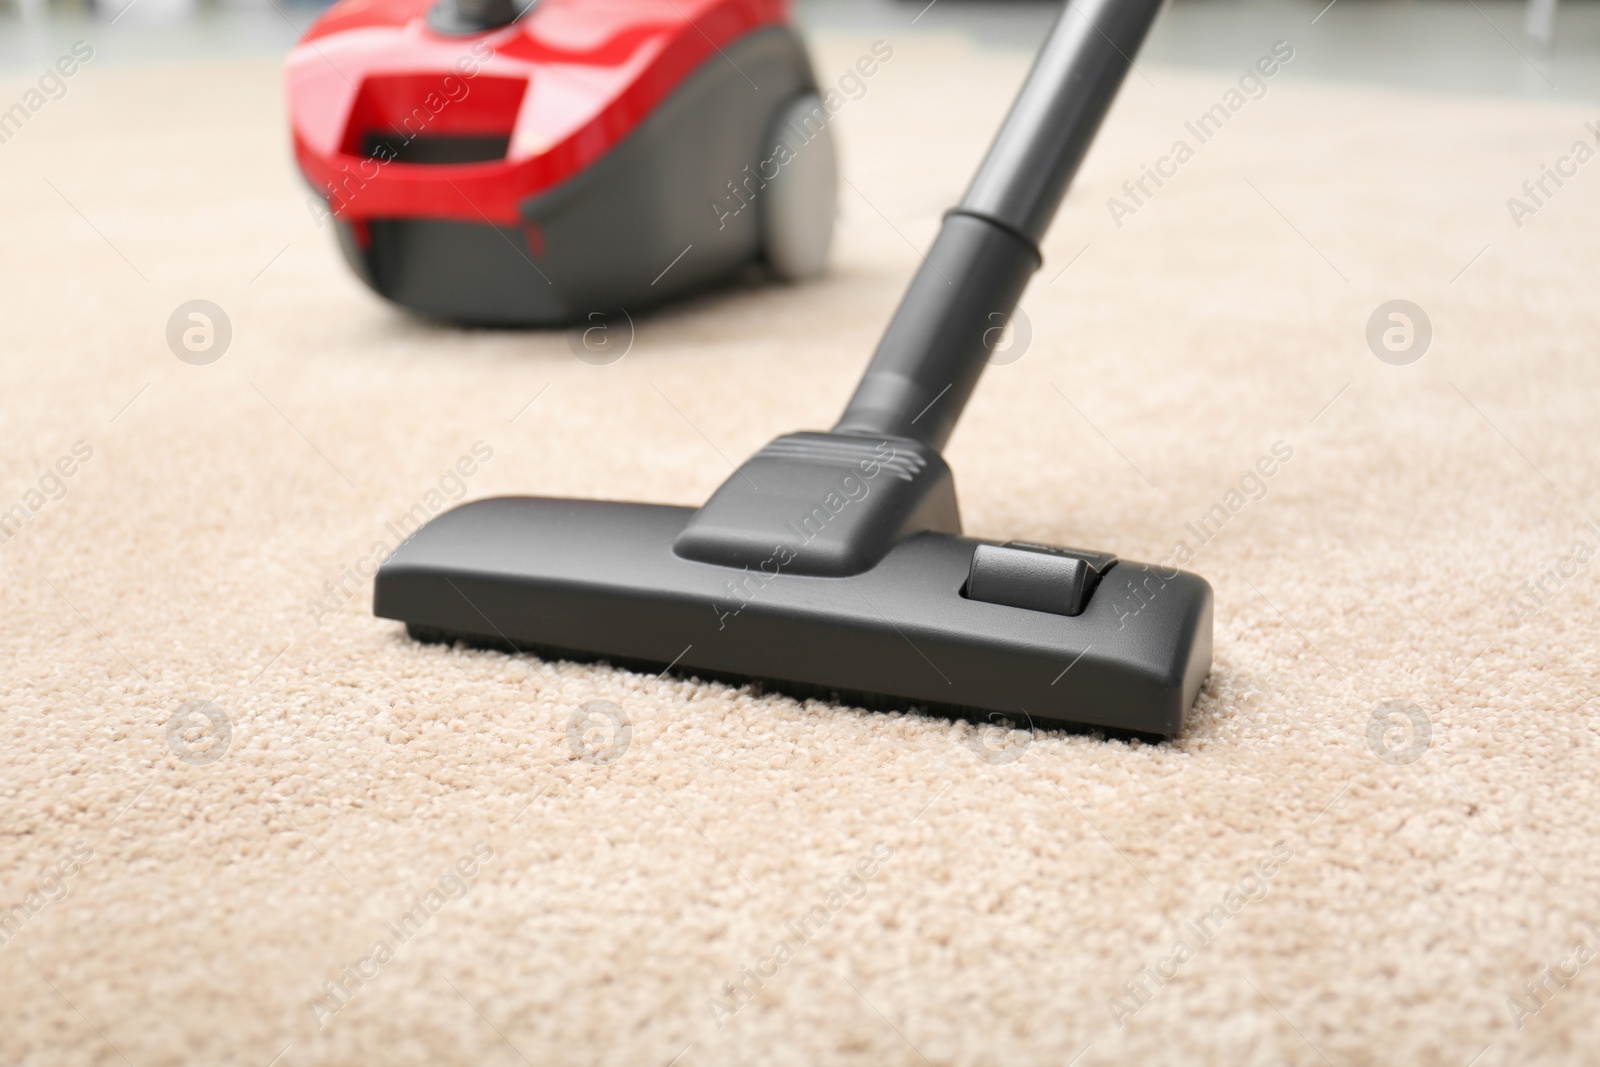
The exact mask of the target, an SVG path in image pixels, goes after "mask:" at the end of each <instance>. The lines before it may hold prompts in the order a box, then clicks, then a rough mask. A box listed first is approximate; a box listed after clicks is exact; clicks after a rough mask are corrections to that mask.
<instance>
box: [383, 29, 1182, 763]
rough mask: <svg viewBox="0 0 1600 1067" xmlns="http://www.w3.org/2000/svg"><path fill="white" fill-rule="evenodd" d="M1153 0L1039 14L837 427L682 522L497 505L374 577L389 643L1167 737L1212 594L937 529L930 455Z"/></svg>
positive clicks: (430, 538) (460, 521)
mask: <svg viewBox="0 0 1600 1067" xmlns="http://www.w3.org/2000/svg"><path fill="white" fill-rule="evenodd" d="M1159 7H1160V2H1159V0H1088V2H1086V3H1082V4H1080V5H1079V7H1078V11H1077V13H1076V14H1071V15H1069V14H1067V13H1064V14H1063V17H1062V18H1061V19H1060V20H1059V21H1058V22H1057V25H1056V28H1055V30H1054V31H1053V32H1052V34H1051V36H1050V38H1049V40H1048V41H1047V42H1046V44H1045V46H1044V49H1043V50H1042V51H1041V53H1040V56H1039V59H1038V61H1037V62H1036V63H1035V65H1034V69H1033V71H1032V73H1031V74H1030V75H1029V78H1028V81H1027V83H1026V84H1025V85H1024V87H1023V90H1022V94H1021V96H1020V97H1019V99H1018V101H1017V103H1016V104H1015V105H1014V106H1013V108H1012V111H1011V114H1010V116H1009V117H1008V118H1007V120H1006V124H1005V126H1004V127H1003V128H1002V129H1001V132H1000V134H999V136H998V137H997V139H996V142H995V145H994V146H993V148H991V150H990V153H989V156H988V158H987V160H986V161H985V163H984V165H983V167H982V168H981V169H980V171H979V173H978V176H977V178H976V179H975V180H974V181H973V185H972V188H971V189H970V190H969V192H968V194H967V197H966V199H965V200H964V201H963V202H962V205H961V206H960V207H958V208H957V209H956V210H955V211H953V212H951V214H950V215H949V216H947V218H946V220H945V224H944V227H943V229H942V230H941V232H940V234H939V237H938V239H937V240H936V241H935V243H934V246H933V248H932V249H931V250H930V251H929V253H928V256H927V258H926V260H925V261H924V263H923V266H922V269H921V270H920V271H919V272H918V274H917V276H916V277H915V278H914V279H913V281H912V284H911V287H910V290H909V291H908V292H907V294H906V297H905V299H904V300H903V302H902V303H901V306H900V308H899V310H898V311H897V312H896V314H895V317H894V319H893V320H892V322H891V323H890V326H889V329H888V331H887V332H886V334H885V336H884V338H883V340H882V342H881V343H880V344H879V347H878V351H877V353H876V354H875V356H874V357H873V360H872V363H871V365H870V366H869V368H868V370H867V374H866V376H865V377H864V378H863V380H862V383H861V385H860V386H859V388H858V389H857V391H856V395H855V397H854V398H852V400H851V402H850V405H849V407H848V408H847V410H846V411H845V414H844V417H843V418H842V419H841V420H840V422H839V425H838V426H836V427H835V428H834V429H833V430H832V431H831V432H828V433H802V434H791V435H788V436H785V437H780V438H778V439H777V440H775V441H773V442H772V443H771V444H769V445H768V446H767V447H766V448H764V449H762V450H761V451H760V452H758V453H756V455H755V456H753V457H751V459H749V460H748V461H746V463H745V464H744V465H743V466H742V467H741V468H740V469H739V470H738V471H736V472H735V473H734V475H733V476H732V477H731V478H729V479H728V481H727V482H726V483H725V484H724V485H723V486H722V488H720V489H719V490H718V491H717V492H716V493H715V494H714V495H713V496H712V498H711V500H710V501H708V502H707V503H706V505H705V506H704V507H701V508H699V509H694V508H683V507H667V506H661V505H647V504H624V503H609V502H600V501H582V500H549V499H535V498H503V499H495V500H482V501H478V502H476V503H471V504H466V505H463V506H461V507H458V508H456V509H454V510H452V511H449V512H447V513H445V514H443V515H441V516H439V517H438V518H436V519H434V520H433V521H432V522H430V523H428V524H427V525H426V526H425V527H423V528H422V529H421V530H419V531H418V532H417V533H416V534H415V535H414V536H413V537H412V538H411V539H410V540H409V541H407V542H406V543H405V544H404V545H403V546H401V547H400V548H399V549H398V550H397V551H396V552H395V553H394V555H393V556H391V557H390V559H389V560H388V561H387V562H386V563H385V564H384V565H383V567H382V568H381V569H380V570H379V572H378V576H377V583H376V589H375V593H374V611H375V612H376V613H377V614H378V615H379V616H382V617H385V618H393V619H400V620H403V621H404V622H405V623H406V624H407V626H408V628H409V630H410V632H411V634H412V635H413V636H414V637H417V638H419V639H424V640H452V639H458V638H461V639H466V640H468V641H472V642H476V643H480V644H489V645H494V646H498V647H504V648H510V649H523V650H531V651H535V652H538V653H540V654H542V655H548V656H560V657H571V658H581V659H605V660H608V661H611V662H614V663H617V664H620V665H624V666H634V667H640V668H645V669H649V670H652V671H654V670H662V669H674V670H678V671H681V672H687V673H693V674H699V675H704V676H707V677H713V678H725V679H735V680H759V681H762V682H764V683H768V684H771V685H773V686H775V687H776V688H779V689H782V690H784V691H787V692H790V693H794V694H796V695H800V696H821V697H825V698H830V699H836V700H842V701H847V702H850V703H854V704H860V705H863V706H867V707H873V708H911V707H916V708H925V709H928V710H933V711H940V712H946V713H950V712H953V713H956V714H964V715H972V716H979V717H985V718H987V717H989V716H1003V717H1006V718H1009V719H1011V720H1012V721H1014V722H1022V721H1024V720H1026V721H1028V722H1029V723H1031V724H1075V725H1088V726H1094V727H1102V728H1107V729H1111V730H1117V731H1129V732H1134V733H1140V734H1148V735H1158V736H1163V737H1166V736H1171V735H1173V734H1175V733H1177V732H1178V731H1179V730H1180V729H1182V726H1183V720H1184V715H1185V714H1186V712H1187V710H1188V708H1189V707H1190V706H1191V704H1192V703H1193V701H1194V699H1195V696H1196V694H1197V693H1198V691H1199V688H1200V685H1201V683H1202V682H1203V681H1204V680H1205V676H1206V672H1207V671H1208V670H1209V669H1210V664H1211V625H1212V622H1211V614H1212V595H1211V588H1210V586H1208V585H1207V584H1206V582H1205V581H1204V580H1203V579H1201V578H1199V577H1197V576H1195V575H1192V574H1188V573H1185V572H1182V571H1178V570H1175V569H1162V568H1157V567H1153V566H1150V565H1147V564H1137V563H1130V562H1127V561H1119V560H1118V559H1117V558H1116V557H1115V556H1112V555H1110V554H1108V553H1103V552H1089V551H1082V550H1077V549H1068V548H1056V547H1052V546H1047V545H1037V544H1031V543H1023V542H1008V543H1000V542H995V541H983V540H977V539H973V538H969V537H964V536H962V535H961V520H960V514H959V509H958V507H957V503H956V495H955V487H954V480H953V479H952V477H951V474H950V470H949V468H948V466H946V465H945V463H944V460H943V458H942V457H941V456H940V452H939V450H940V448H941V447H942V446H943V445H944V443H945V441H946V440H947V439H948V437H949V434H950V432H951V430H953V428H954V426H955V423H956V419H957V417H958V416H959V415H960V412H961V409H962V407H963V406H964V405H965V404H966V401H967V399H968V397H969V396H970V395H971V392H972V390H973V388H974V387H975V385H976V383H977V379H978V376H979V374H980V373H981V371H982V369H983V367H984V364H985V357H986V356H987V355H988V349H987V347H986V346H985V340H984V338H985V331H987V330H988V329H990V327H991V326H992V325H993V322H994V319H993V318H992V316H993V315H994V314H995V313H996V312H999V313H1000V314H1001V315H1003V316H1009V314H1010V312H1011V311H1012V310H1013V309H1014V308H1015V306H1016V302H1017V299H1018V297H1019V296H1020V295H1021V292H1022V289H1023V287H1024V286H1025V285H1026V284H1027V280H1028V278H1029V277H1030V276H1031V275H1032V273H1033V272H1034V271H1035V270H1036V269H1037V268H1038V266H1039V263H1040V257H1039V252H1038V241H1039V239H1040V237H1041V236H1042V234H1043V232H1044V229H1045V228H1046V227H1047V226H1048V224H1049V221H1050V218H1051V217H1052V216H1053V215H1054V213H1055V209H1056V207H1057V205H1058V204H1059V203H1060V200H1061V198H1062V196H1063V195H1064V193H1065V190H1066V186H1067V184H1068V182H1069V181H1070V180H1071V177H1072V174H1073V173H1074V171H1075V170H1076V168H1077V165H1078V163H1079V162H1080V161H1081V159H1082V157H1083V154H1084V152H1085V151H1087V148H1088V144H1089V141H1090V139H1091V138H1092V137H1093V134H1094V131H1095V129H1096V128H1097V127H1098V125H1099V123H1100V121H1101V119H1102V118H1103V116H1104V114H1105V111H1106V109H1107V108H1108V107H1109V106H1110V103H1111V100H1112V98H1113V97H1114V96H1115V93H1116V90H1117V87H1118V85H1120V83H1121V81H1122V78H1123V76H1124V74H1125V73H1126V71H1127V69H1128V66H1129V65H1130V62H1131V60H1130V58H1129V57H1131V56H1132V55H1133V54H1134V53H1135V52H1136V51H1137V50H1138V46H1139V43H1140V42H1141V41H1142V40H1143V38H1144V35H1145V33H1146V32H1147V30H1148V29H1149V26H1150V23H1151V22H1152V21H1153V19H1154V17H1155V14H1156V12H1157V11H1158V10H1159Z"/></svg>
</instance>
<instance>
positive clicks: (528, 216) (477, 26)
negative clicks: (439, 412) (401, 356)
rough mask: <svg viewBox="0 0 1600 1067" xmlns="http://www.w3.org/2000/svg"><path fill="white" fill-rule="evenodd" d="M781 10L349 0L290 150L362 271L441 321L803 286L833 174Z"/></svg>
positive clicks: (634, 3)
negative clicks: (728, 287) (781, 284)
mask: <svg viewBox="0 0 1600 1067" xmlns="http://www.w3.org/2000/svg"><path fill="white" fill-rule="evenodd" d="M787 18H788V10H787V3H786V0H535V2H533V3H532V4H529V3H528V0H344V2H342V3H339V4H336V5H335V6H333V7H332V8H330V9H329V10H328V11H327V12H326V13H325V14H324V15H323V16H322V17H321V18H319V19H318V20H317V22H316V23H315V24H314V25H313V26H312V27H311V29H310V30H308V31H307V33H306V35H305V37H304V38H303V39H302V40H301V41H300V43H299V44H298V45H297V46H296V47H295V48H294V50H293V51H292V52H291V53H290V56H289V60H288V71H287V74H288V95H289V114H290V122H291V125H292V129H293V135H294V150H295V156H296V159H297V161H298V163H299V166H300V169H301V172H302V173H303V174H304V175H305V177H306V179H307V181H309V182H310V184H311V186H312V188H313V189H314V190H315V192H316V194H317V197H318V198H319V199H320V202H321V204H325V206H326V216H325V217H326V218H328V219H330V220H331V221H332V222H333V224H334V228H335V230H336V233H337V236H338V241H339V247H340V249H341V250H342V251H343V253H344V256H345V258H346V260H347V261H348V262H349V264H350V266H351V267H352V268H353V269H354V270H355V272H356V273H357V274H358V275H359V276H360V277H361V278H362V279H363V280H364V281H365V282H366V283H367V284H368V285H369V286H371V287H372V288H373V289H374V290H375V291H377V292H378V293H379V294H381V295H383V296H384V297H386V298H388V299H389V300H392V301H394V302H395V303H397V304H400V305H403V306H405V307H408V308H411V309H413V310H415V311H418V312H421V313H424V314H427V315H431V316H435V317H439V318H444V319H448V320H453V321H458V322H463V323H472V324H486V325H534V326H537V325H558V324H562V323H568V322H574V321H579V320H583V319H585V318H586V317H589V316H591V315H593V314H594V313H602V314H608V313H613V312H615V311H616V310H617V309H618V308H630V309H634V308H640V307H644V306H648V305H650V304H655V303H659V302H661V301H663V300H667V299H671V298H673V297H676V296H680V295H682V294H684V293H687V292H690V291H693V290H696V289H700V288H702V287H704V286H707V285H710V284H714V283H716V282H718V281H722V280H725V279H727V278H729V277H731V276H733V275H735V274H737V273H739V272H740V271H741V270H742V269H743V268H745V267H746V266H747V265H749V264H751V263H752V262H762V263H764V264H765V265H766V267H767V268H768V270H769V272H770V273H771V274H772V275H774V276H776V277H778V278H782V279H799V278H804V277H807V276H809V275H812V274H815V273H818V272H820V271H821V270H822V268H823V266H824V265H825V262H826V258H827V250H828V244H829V240H830V238H831V233H832V224H833V215H834V207H835V188H836V180H837V179H836V171H835V159H834V153H833V147H832V141H831V134H830V131H829V126H828V124H829V119H830V117H831V116H830V113H829V112H828V110H827V109H826V108H825V107H824V106H823V103H822V101H821V100H820V99H819V98H818V96H817V92H816V82H815V78H814V77H813V74H812V71H811V65H810V62H809V60H808V58H807V55H806V51H805V48H804V46H803V45H802V44H801V42H800V39H799V38H798V36H797V35H796V34H795V32H794V31H793V30H792V29H791V28H790V26H789V25H788V22H787ZM320 206H321V205H319V207H320ZM319 214H320V212H319Z"/></svg>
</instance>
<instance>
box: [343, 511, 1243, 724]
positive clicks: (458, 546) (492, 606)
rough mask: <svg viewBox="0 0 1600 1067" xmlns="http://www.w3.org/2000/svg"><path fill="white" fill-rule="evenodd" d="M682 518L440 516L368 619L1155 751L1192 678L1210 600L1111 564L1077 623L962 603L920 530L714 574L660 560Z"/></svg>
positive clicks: (1181, 710)
mask: <svg viewBox="0 0 1600 1067" xmlns="http://www.w3.org/2000/svg"><path fill="white" fill-rule="evenodd" d="M693 514H694V509H693V508H683V507H669V506H663V505H656V504H626V503H613V502H609V501H590V500H551V499H541V498H527V497H508V498H500V499H492V500H480V501H477V502H475V503H471V504H465V505H462V506H460V507H458V508H455V509H454V510H452V511H448V512H446V513H444V514H443V515H440V516H439V517H438V518H436V519H434V520H433V521H432V522H430V523H428V524H427V525H426V526H424V527H423V528H422V529H421V530H420V531H419V532H418V533H417V534H416V535H415V536H413V537H412V538H411V539H410V540H408V541H407V542H406V543H405V544H404V545H402V546H401V547H400V548H399V549H398V550H396V552H395V553H394V555H393V556H391V557H390V559H389V560H388V562H386V563H385V564H384V565H383V567H382V569H381V570H380V572H379V576H378V582H377V587H376V591H375V594H374V602H373V610H374V612H376V613H377V614H378V615H379V616H381V617H383V618H390V619H401V620H404V621H405V622H406V624H407V625H408V627H409V628H410V632H411V633H412V635H413V636H415V637H418V638H422V639H431V640H451V639H455V638H464V639H466V640H469V641H472V642H474V643H478V644H487V645H491V646H496V647H501V648H508V649H511V648H515V649H525V650H531V651H535V652H538V653H540V654H542V655H545V656H549V657H559V658H572V659H595V658H601V659H605V660H608V661H610V662H612V663H616V664H620V665H624V666H631V667H635V668H638V669H644V670H649V671H651V672H656V671H660V670H662V669H664V668H666V667H667V666H668V665H672V666H673V667H674V669H675V670H677V671H679V672H682V673H687V674H698V675H702V676H705V677H713V678H734V679H744V680H750V679H753V680H757V681H761V682H764V683H767V684H769V685H771V686H773V687H774V688H776V689H779V690H781V691H784V692H789V693H793V694H795V695H798V696H802V697H807V696H811V697H820V698H822V699H831V700H834V701H843V702H847V703H852V704H856V705H859V706H864V707H869V708H871V707H886V708H906V707H921V708H926V709H928V710H930V711H938V712H954V713H958V714H967V715H975V717H977V718H979V719H980V720H982V721H987V718H988V716H989V715H990V714H995V715H1001V716H1005V717H1008V718H1010V719H1012V720H1013V721H1014V722H1019V723H1020V722H1023V721H1025V720H1026V721H1031V722H1032V723H1034V724H1036V725H1062V724H1068V723H1078V724H1086V725H1090V726H1099V727H1104V728H1110V729H1115V730H1125V731H1130V732H1134V733H1139V734H1148V735H1155V736H1162V737H1167V736H1171V735H1172V734H1174V733H1177V732H1178V730H1179V729H1181V727H1182V725H1183V719H1184V714H1185V712H1186V711H1187V709H1188V708H1189V706H1190V705H1191V704H1192V703H1193V702H1194V698H1195V695H1196V693H1197V692H1198V691H1199V688H1200V685H1201V683H1202V682H1203V680H1204V678H1205V675H1206V670H1207V668H1208V667H1209V666H1210V663H1211V612H1212V599H1211V588H1210V586H1208V585H1207V584H1206V583H1205V581H1203V580H1202V579H1200V578H1198V577H1196V576H1194V575H1192V574H1187V573H1185V572H1182V571H1176V570H1165V571H1162V570H1158V569H1156V568H1153V567H1148V566H1145V565H1142V564H1136V563H1129V562H1127V561H1122V562H1119V563H1117V564H1116V565H1115V566H1114V567H1112V568H1111V569H1110V570H1109V571H1108V573H1107V575H1106V577H1105V579H1104V580H1102V582H1101V583H1100V588H1099V589H1098V590H1097V591H1096V592H1095V594H1094V596H1093V597H1091V598H1090V600H1089V603H1088V605H1087V607H1086V608H1085V609H1084V611H1083V613H1082V614H1081V615H1078V616H1076V617H1067V616H1063V615H1056V614H1051V613H1048V612H1043V611H1032V610H1028V609H1025V608H1016V607H1007V606H1004V605H997V604H987V603H983V602H981V601H977V600H971V599H968V598H967V597H965V596H963V595H962V587H963V585H964V584H965V583H966V580H967V574H968V570H969V568H970V566H971V561H972V554H973V551H974V549H975V548H976V547H977V546H978V545H980V544H994V543H995V542H985V541H978V540H975V539H972V538H967V537H956V536H951V535H948V534H935V533H922V534H916V535H913V536H911V537H908V538H906V539H905V540H903V541H901V542H900V543H899V544H897V545H895V546H894V548H893V549H891V550H890V551H889V552H888V554H887V555H885V556H884V558H883V559H882V560H880V561H879V562H878V563H877V565H876V566H874V567H872V568H870V569H869V570H867V571H865V572H864V573H861V574H857V575H854V576H850V577H839V578H827V577H816V576H809V575H801V574H794V573H791V572H790V571H789V570H788V568H787V566H786V564H785V563H784V562H783V559H784V554H783V553H781V552H773V553H771V554H770V556H769V558H768V560H766V561H764V562H763V563H759V564H757V565H755V566H750V567H740V568H729V567H720V566H716V565H713V564H707V563H699V562H696V561H694V560H686V559H684V558H683V557H682V556H680V555H678V554H677V553H675V552H674V551H673V549H672V545H673V542H674V540H676V538H677V537H678V535H679V534H680V533H681V532H682V530H683V528H684V526H685V525H686V524H687V522H688V521H689V518H690V516H692V515H693Z"/></svg>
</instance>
